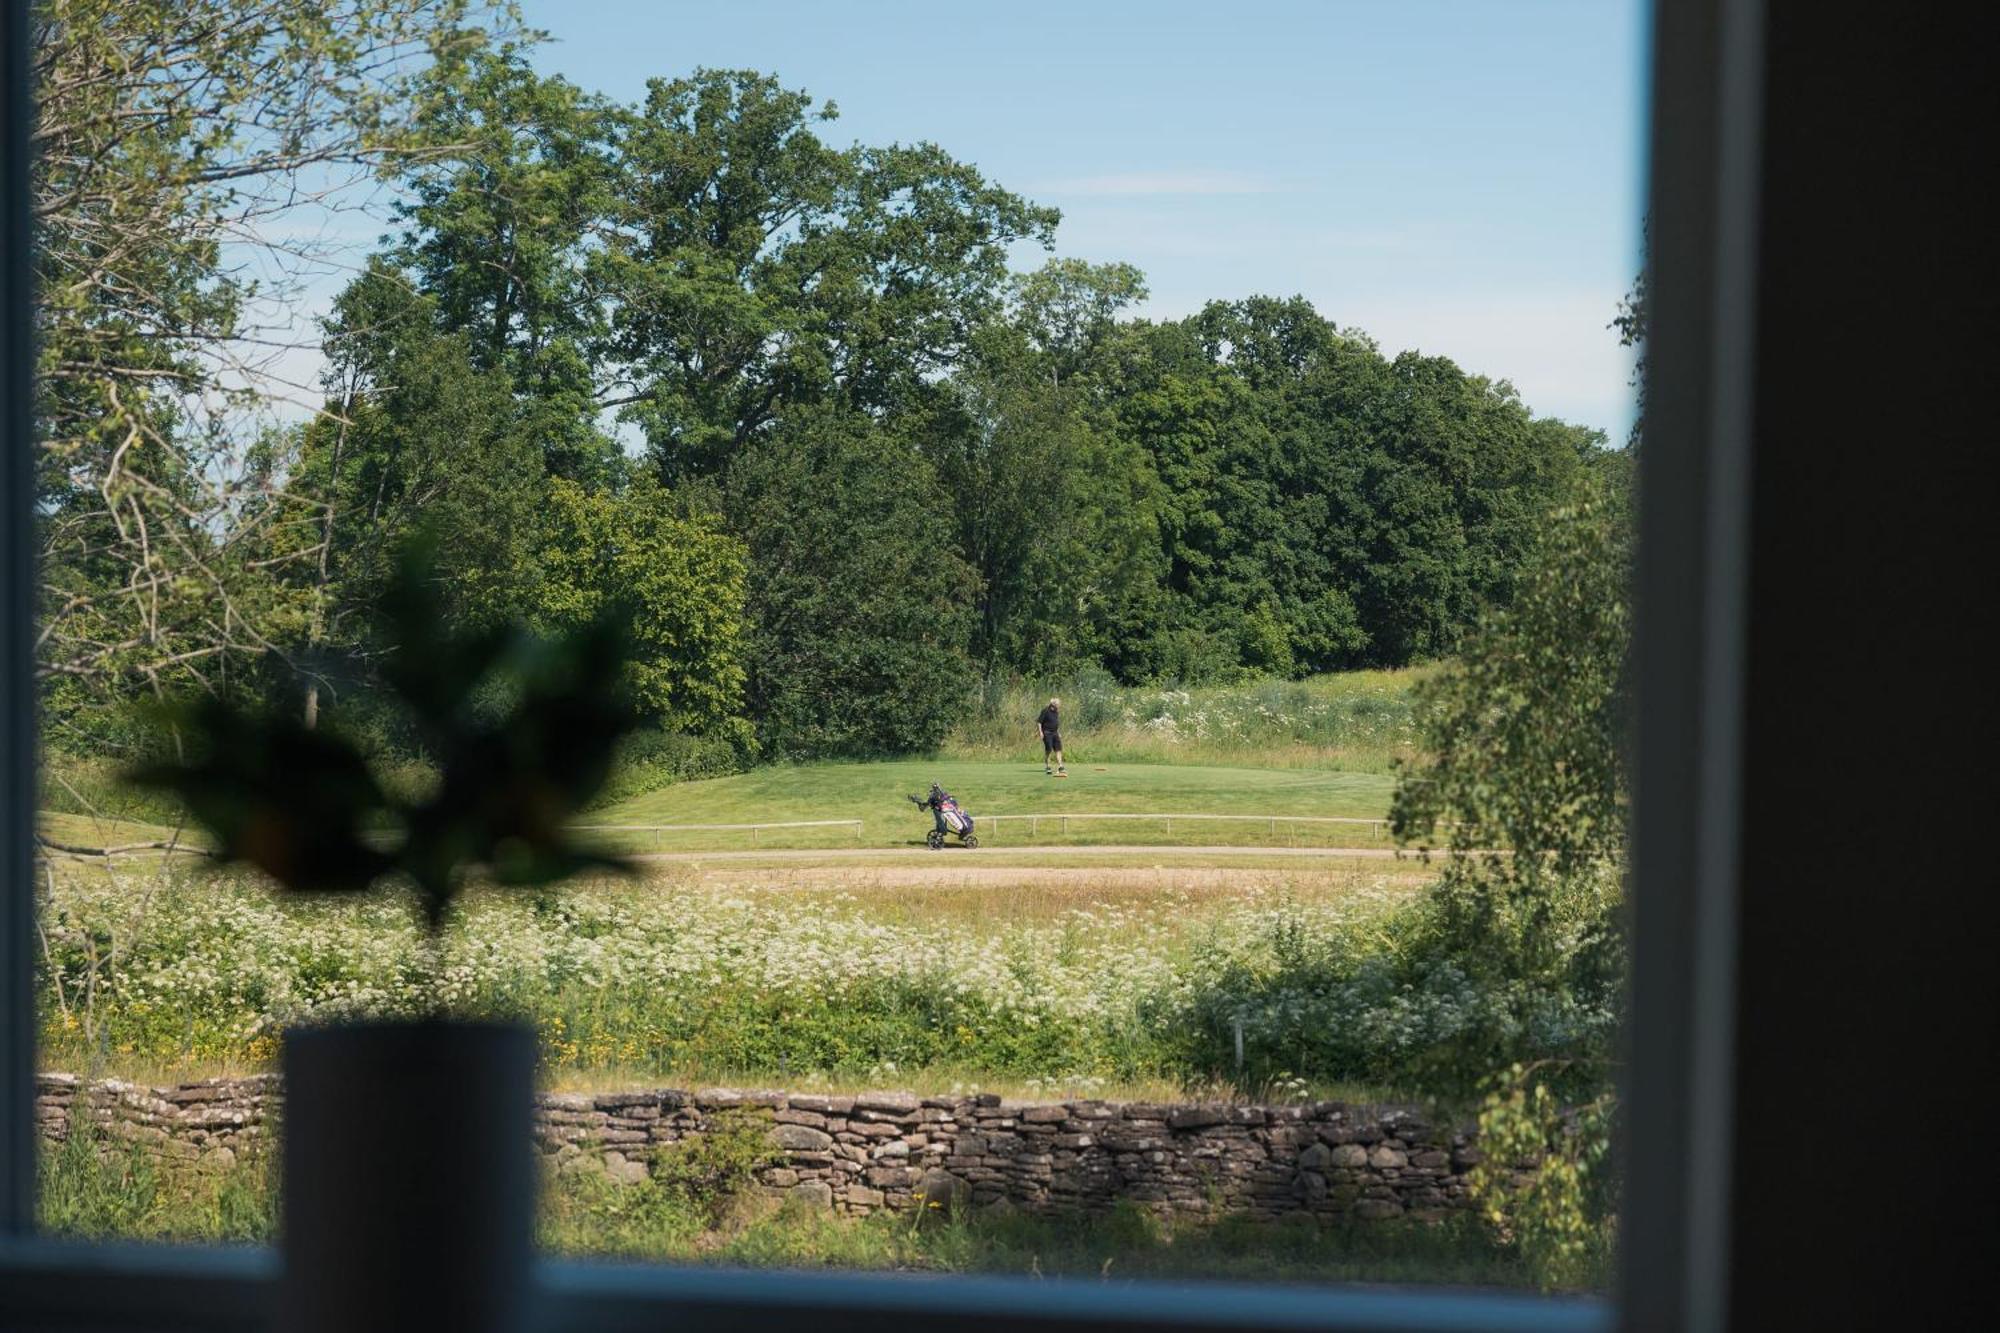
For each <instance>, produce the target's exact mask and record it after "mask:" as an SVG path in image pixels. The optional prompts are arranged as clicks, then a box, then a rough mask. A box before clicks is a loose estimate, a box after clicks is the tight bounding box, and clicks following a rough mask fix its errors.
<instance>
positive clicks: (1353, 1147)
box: [538, 1088, 1478, 1221]
mask: <svg viewBox="0 0 2000 1333" xmlns="http://www.w3.org/2000/svg"><path fill="white" fill-rule="evenodd" d="M746 1108H747V1109H748V1110H749V1111H750V1112H752V1113H755V1114H767V1115H768V1116H769V1118H770V1121H771V1142H772V1145H773V1164H772V1165H771V1166H768V1167H766V1168H764V1169H763V1170H762V1171H761V1172H760V1173H759V1175H758V1180H759V1182H760V1184H762V1185H763V1187H764V1188H765V1189H766V1190H767V1191H769V1192H770V1193H772V1194H774V1195H777V1196H780V1197H785V1198H790V1199H795V1200H798V1201H800V1202H803V1203H807V1204H810V1205H813V1206H815V1207H820V1208H832V1209H835V1210H837V1211H839V1212H842V1213H847V1214H853V1215H856V1216H860V1215H865V1214H867V1213H870V1212H874V1211H876V1210H878V1209H890V1210H897V1211H900V1210H904V1209H909V1208H913V1207H922V1208H937V1209H949V1208H956V1207H964V1206H968V1205H969V1206H972V1207H996V1206H997V1207H1017V1208H1023V1209H1029V1210H1036V1211H1044V1210H1055V1209H1070V1210H1078V1209H1081V1210H1092V1209H1101V1208H1107V1207H1109V1206H1111V1205H1112V1204H1114V1203H1117V1202H1119V1201H1120V1200H1131V1201H1134V1202H1138V1203H1141V1204H1144V1205H1146V1206H1148V1207H1152V1208H1155V1209H1158V1210H1160V1211H1162V1212H1173V1213H1191V1214H1199V1215H1210V1214H1222V1213H1247V1214H1249V1215H1251V1216H1254V1217H1259V1218H1265V1219H1276V1218H1280V1217H1285V1216H1296V1215H1301V1214H1303V1215H1307V1216H1313V1217H1321V1218H1329V1219H1330V1218H1336V1217H1352V1218H1356V1219H1360V1220H1363V1221H1374V1220H1382V1219H1387V1218H1395V1217H1406V1216H1407V1217H1411V1218H1415V1219H1423V1220H1435V1219H1437V1218H1441V1217H1443V1216H1444V1215H1445V1213H1446V1212H1447V1211H1448V1210H1450V1209H1454V1208H1463V1207H1466V1206H1468V1202H1469V1201H1468V1198H1467V1193H1466V1184H1465V1172H1466V1170H1467V1169H1469V1168H1470V1167H1471V1166H1472V1165H1473V1164H1474V1163H1475V1162H1477V1160H1478V1155H1477V1152H1476V1150H1475V1149H1473V1148H1472V1147H1471V1145H1470V1144H1469V1142H1468V1141H1467V1138H1466V1136H1465V1135H1463V1134H1449V1133H1444V1132H1441V1131H1439V1130H1437V1129H1436V1128H1434V1127H1433V1126H1430V1125H1428V1124H1426V1123H1425V1122H1424V1121H1423V1120H1422V1119H1421V1118H1420V1117H1419V1116H1418V1115H1417V1114H1416V1113H1415V1112H1414V1111H1412V1110H1410V1109H1408V1108H1395V1107H1390V1108H1367V1107H1355V1106H1349V1105H1346V1104H1343V1103H1338V1102H1323V1103H1318V1104H1315V1105H1311V1106H1286V1107H1266V1106H1243V1105H1203V1106H1175V1105H1166V1104H1156V1103H1144V1102H1132V1103H1124V1104H1117V1103H1107V1102H1098V1101H1076V1102H1057V1103H1026V1104H1021V1103H1016V1104H1008V1103H1003V1102H1002V1101H1001V1100H1000V1099H999V1098H998V1097H994V1096H990V1095H989V1096H981V1097H961V1098H940V1097H931V1098H918V1097H916V1096H915V1095H913V1094H910V1093H902V1092H877V1093H863V1094H860V1095H857V1096H852V1097H831V1096H808V1095H804V1094H797V1095H790V1096H788V1095H786V1094H784V1093H781V1092H762V1091H744V1090H740V1089H733V1088H709V1089H705V1090H703V1091H700V1092H695V1093H683V1092H674V1091H662V1092H654V1093H613V1094H607V1095H603V1096H598V1097H589V1096H581V1095H551V1096H545V1097H543V1098H542V1099H541V1102H540V1108H539V1115H538V1124H539V1126H540V1129H539V1135H538V1137H539V1141H540V1144H541V1147H542V1150H543V1151H544V1152H545V1153H548V1154H550V1155H551V1156H553V1157H554V1159H555V1160H556V1163H557V1166H558V1168H559V1169H594V1168H595V1167H596V1166H597V1165H598V1164H599V1163H601V1164H602V1165H603V1167H604V1169H606V1170H608V1171H610V1172H611V1173H612V1174H613V1175H614V1176H616V1177H618V1178H620V1179H631V1180H638V1179H642V1178H643V1177H644V1175H645V1172H646V1169H647V1168H646V1162H647V1159H648V1157H649V1155H650V1152H651V1151H652V1150H653V1149H656V1148H658V1147H659V1146H661V1145H664V1144H668V1143H673V1142H676V1141H678V1140H680V1139H682V1138H684V1137H687V1136H689V1135H695V1134H701V1133H704V1132H706V1131H707V1129H708V1128H709V1125H710V1117H711V1116H712V1115H714V1114H715V1113H717V1112H720V1111H727V1110H738V1111H740V1110H743V1109H746Z"/></svg>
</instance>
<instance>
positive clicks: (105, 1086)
mask: <svg viewBox="0 0 2000 1333" xmlns="http://www.w3.org/2000/svg"><path fill="white" fill-rule="evenodd" d="M277 1082H278V1080H277V1078H276V1076H274V1075H270V1074H257V1075H253V1076H251V1077H249V1078H213V1079H204V1080H202V1081H201V1082H199V1083H182V1084H178V1085H176V1086H173V1087H160V1088H155V1087H146V1086H143V1085H141V1084H137V1083H126V1082H122V1081H120V1080H118V1079H102V1080H98V1081H96V1082H90V1083H85V1082H83V1081H82V1080H80V1079H78V1078H77V1077H76V1076H75V1075H73V1074H38V1075H36V1077H35V1119H36V1123H37V1125H38V1126H39V1128H40V1130H41V1132H42V1135H43V1136H44V1137H45V1138H47V1139H49V1140H50V1141H51V1142H55V1143H61V1142H64V1141H65V1140H67V1139H68V1138H69V1135H70V1131H71V1129H72V1128H73V1127H77V1128H83V1127H87V1128H88V1129H89V1131H90V1133H91V1137H92V1138H93V1140H94V1141H95V1142H97V1143H98V1144H99V1145H101V1149H102V1151H104V1152H107V1153H108V1152H113V1151H122V1150H126V1149H129V1148H134V1147H136V1148H138V1149H140V1150H141V1151H144V1152H148V1153H151V1154H152V1155H154V1156H156V1157H160V1158H163V1159H167V1160H171V1161H180V1162H191V1163H193V1164H195V1165H196V1166H200V1167H205V1168H213V1169H217V1170H221V1169H224V1168H227V1167H231V1166H234V1165H235V1164H236V1162H237V1159H238V1158H239V1157H242V1156H244V1155H245V1154H248V1153H253V1152H256V1151H259V1150H260V1149H262V1148H263V1147H264V1146H266V1144H267V1142H268V1137H269V1128H268V1124H267V1120H268V1114H267V1112H268V1109H269V1108H271V1107H274V1106H275V1099H276V1096H277Z"/></svg>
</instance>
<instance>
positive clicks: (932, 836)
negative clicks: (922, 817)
mask: <svg viewBox="0 0 2000 1333" xmlns="http://www.w3.org/2000/svg"><path fill="white" fill-rule="evenodd" d="M924 842H925V843H926V844H927V845H928V846H929V847H930V849H931V850H932V851H934V852H941V851H943V850H944V834H942V833H939V832H938V831H937V830H936V829H932V830H931V831H930V832H929V833H926V834H925V835H924Z"/></svg>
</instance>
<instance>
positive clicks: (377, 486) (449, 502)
mask: <svg viewBox="0 0 2000 1333" xmlns="http://www.w3.org/2000/svg"><path fill="white" fill-rule="evenodd" d="M437 323H438V321H437V318H436V313H435V310H434V309H433V302H432V300H431V298H429V297H427V296H425V295H423V294H422V293H420V292H416V291H414V290H412V289H411V287H410V285H409V283H408V282H407V281H406V280H405V279H404V277H403V276H402V275H401V274H400V273H398V272H397V271H395V270H394V269H391V268H389V267H387V266H384V265H379V264H378V265H375V266H373V267H371V268H370V269H369V270H368V271H367V272H366V273H364V274H363V275H362V276H361V277H360V278H358V279H357V280H356V281H355V282H354V283H353V284H351V285H350V286H349V287H348V289H347V290H346V291H345V292H343V293H342V294H341V296H340V297H339V299H338V300H337V302H336V303H335V310H334V314H333V317H332V318H331V319H330V320H329V321H328V325H327V351H328V359H329V368H328V372H327V390H328V403H327V407H326V409H325V410H324V411H323V412H322V413H321V414H320V415H319V416H318V417H316V418H315V419H314V420H313V421H312V422H311V423H309V424H308V425H307V426H306V427H304V428H303V429H302V430H301V431H300V432H298V434H297V438H296V441H295V444H294V448H293V451H292V453H291V455H290V456H289V457H288V458H287V459H285V460H284V462H283V465H282V469H281V470H282V471H283V472H284V473H285V475H286V477H287V481H288V485H287V488H286V492H285V495H284V497H283V501H282V503H283V504H284V505H285V506H287V509H288V510H289V512H291V513H292V514H294V515H295V516H296V517H295V518H294V520H293V521H291V522H289V523H286V524H282V525H274V526H273V529H272V532H273V540H272V541H271V542H270V545H271V547H272V551H271V554H270V555H269V557H268V558H267V560H268V563H270V564H271V566H272V567H273V568H274V569H276V570H278V571H280V573H281V576H282V577H283V578H284V579H285V580H286V581H287V583H288V584H290V585H292V586H294V587H297V588H298V589H300V590H301V592H302V595H303V596H304V598H305V600H306V603H307V606H306V610H305V612H304V625H303V627H302V629H301V631H300V632H299V634H298V638H297V641H296V642H295V643H293V644H292V645H290V646H289V647H288V651H289V652H290V653H291V655H293V656H295V657H297V658H298V659H299V661H300V662H301V664H302V665H303V666H304V667H305V670H306V672H307V681H308V683H307V686H306V700H305V708H306V713H307V717H308V719H311V718H312V717H313V716H314V715H315V713H316V712H317V709H318V705H319V688H318V686H319V683H320V681H321V679H322V678H323V677H324V674H325V671H326V669H327V668H326V665H325V663H326V662H327V661H328V660H330V659H331V658H332V657H334V656H339V657H343V658H346V659H354V658H361V659H366V658H368V657H370V656H372V655H374V654H376V653H377V652H378V651H379V647H380V645H379V635H378V632H377V631H378V626H377V623H376V622H377V603H378V602H379V600H380V597H381V594H382V590H383V589H384V588H385V587H386V586H387V585H388V582H389V580H390V578H391V577H392V575H393V573H394V571H395V569H396V567H397V562H398V560H399V559H400V553H401V551H402V549H403V547H404V546H405V545H406V544H407V543H408V542H409V541H411V540H412V539H414V538H417V537H418V536H420V535H421V536H423V537H425V538H426V539H427V540H429V541H431V542H434V543H435V545H436V548H437V555H436V562H435V576H436V578H437V580H438V582H439V584H440V586H441V588H442V590H443V596H442V598H441V605H442V606H443V607H444V608H446V611H447V614H448V615H449V616H450V618H451V619H452V620H453V621H454V622H455V623H458V624H461V625H488V624H496V623H499V622H502V621H505V620H508V619H511V618H514V617H516V616H517V615H519V614H520V610H521V607H522V605H523V599H524V594H525V590H526V589H527V588H529V587H530V586H532V581H533V574H532V569H531V566H530V558H529V557H530V553H531V552H532V551H533V550H534V548H535V545H536V542H537V532H536V529H537V524H538V522H539V515H540V505H541V501H542V497H543V494H544V490H545V486H544V473H543V460H542V455H541V450H540V447H539V440H538V439H537V437H536V436H535V435H534V433H533V432H532V431H531V430H530V429H528V428H527V425H526V423H525V422H524V420H523V418H522V416H521V414H519V413H518V412H517V410H516V403H515V397H514V394H513V391H512V385H511V383H510V381H509V379H508V376H507V374H506V372H505V371H504V370H501V369H481V368H480V367H479V366H478V365H476V364H474V361H473V357H472V354H471V347H470V340H469V339H468V338H467V337H466V336H465V335H463V334H450V333H441V332H439V331H438V328H437Z"/></svg>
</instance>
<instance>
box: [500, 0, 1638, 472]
mask: <svg viewBox="0 0 2000 1333" xmlns="http://www.w3.org/2000/svg"><path fill="white" fill-rule="evenodd" d="M524 10H525V13H526V16H527V19H528V21H529V23H530V24H531V25H533V26H535V27H537V28H542V29H545V30H547V31H548V32H549V34H550V35H551V36H552V37H553V38H554V39H555V40H554V41H553V42H551V43H550V44H549V45H547V46H545V47H544V48H542V49H541V51H540V52H539V54H538V56H537V58H536V63H537V65H538V66H539V67H540V68H541V69H542V70H543V71H544V72H548V73H560V74H562V75H564V76H565V77H567V78H569V79H571V80H572V81H574V82H576V83H578V84H581V85H583V86H584V87H587V88H591V89H594V90H596V91H599V92H603V93H607V94H610V95H612V96H615V97H618V98H621V99H626V100H630V99H636V98H637V97H639V96H640V95H641V94H642V93H643V91H644V88H645V83H646V80H647V79H649V78H653V77H672V76H674V75H677V74H682V73H685V72H687V71H689V70H691V69H693V68H695V67H696V66H701V65H707V66H713V67H722V68H753V69H759V70H765V71H768V72H771V73H775V74H777V75H779V76H780V77H781V78H782V79H783V80H784V81H785V83H786V84H787V85H789V86H792V87H798V88H803V89H805V90H807V91H808V92H810V93H812V94H813V95H815V96H816V97H820V98H830V99H832V100H833V101H834V102H836V103H837V104H838V106H839V108H840V113H841V114H840V119H839V120H837V121H835V122H834V123H833V124H832V125H830V126H826V127H824V128H823V130H822V133H823V134H825V135H826V136H827V137H828V138H830V139H832V140H833V141H835V142H837V143H841V144H845V143H847V142H850V141H853V140H859V141H862V142H866V143H883V142H890V141H895V140H904V141H908V140H914V139H929V140H932V141H934V142H936V143H939V144H941V145H943V146H944V147H945V148H946V149H948V150H949V151H950V152H952V153H953V154H954V155H955V156H957V157H959V158H962V159H965V160H967V161H971V162H973V163H976V164H977V165H978V166H979V167H980V168H981V169H982V170H984V171H985V172H986V174H987V175H988V176H989V177H991V178H993V179H995V180H997V181H999V182H1000V183H1001V184H1003V185H1006V186H1007V187H1009V188H1010V189H1014V190H1016V191H1019V192H1021V193H1023V194H1026V195H1028V196H1029V197H1031V198H1033V199H1035V200H1036V201H1037V202H1040V203H1046V204H1054V205H1056V206H1057V207H1059V208H1061V209H1062V212H1063V224H1062V226H1061V228H1060V229H1059V231H1058V235H1057V253H1059V254H1065V255H1075V256H1079V257H1082V258H1086V259H1092V260H1110V259H1123V260H1127V261H1130V262H1131V263H1134V264H1137V265H1138V266H1139V267H1140V268H1141V269H1143V270H1144V271H1145V273H1146V275H1147V278H1148V281H1149V283H1150V286H1151V289H1152V299H1151V301H1150V302H1149V303H1148V306H1147V307H1146V311H1145V313H1148V314H1152V315H1156V316H1161V317H1170V316H1176V315H1182V314H1186V313H1189V312H1190V311H1193V310H1195V309H1198V308H1199V307H1200V306H1201V305H1202V303H1203V302H1204V301H1207V300H1209V299H1212V298H1218V297H1221V298H1233V297H1240V296H1246V295H1250V294H1253V293H1271V294H1276V295H1282V296H1288V295H1291V294H1293V293H1301V294H1303V295H1305V296H1307V297H1308V298H1310V299H1311V300H1312V301H1313V303H1314V304H1315V305H1316V306H1318V307H1319V309H1320V311H1321V313H1323V314H1325V315H1328V316H1329V317H1331V318H1332V319H1334V320H1335V321H1337V322H1338V323H1340V324H1341V325H1343V326H1348V327H1356V328H1360V329H1363V330H1366V331H1367V332H1368V333H1370V334H1372V335H1373V336H1374V337H1375V338H1376V339H1377V340H1378V341H1380V342H1381V343H1382V345H1383V347H1384V349H1385V350H1387V351H1390V352H1394V351H1398V350H1401V349H1403V348H1406V347H1414V348H1419V349H1421V350H1423V351H1425V352H1430V353H1438V354H1443V355H1446V356H1450V357H1452V358H1453V359H1455V360H1457V361H1458V362H1459V363H1460V364H1461V365H1463V366H1464V367H1465V368H1467V369H1468V370H1474V371H1478V372H1480V373H1483V374H1488V375H1492V376H1494V377H1495V378H1504V379H1509V380H1512V381H1513V383H1514V385H1515V387H1516V388H1518V389H1519V390H1520V391H1521V395H1522V397H1523V398H1525V399H1526V400H1527V402H1528V403H1529V404H1530V405H1531V406H1532V407H1533V408H1534V409H1535V410H1536V411H1537V412H1542V413H1547V414H1551V415H1555V416H1561V417H1564V418H1566V419H1568V420H1572V421H1577V422H1581V423H1583V424H1587V425H1592V426H1599V427H1602V428H1604V429H1605V430H1607V431H1609V432H1610V433H1611V435H1612V436H1613V438H1614V439H1617V440H1622V439H1623V438H1624V434H1625V430H1626V428H1627V426H1628V424H1629V422H1630V419H1631V414H1632V406H1631V401H1632V393H1631V389H1630V387H1629V384H1628V380H1629V377H1630V365H1629V360H1628V358H1627V357H1626V356H1625V355H1624V353H1623V350H1622V349H1621V348H1619V347H1618V345H1617V338H1616V337H1615V335H1613V334H1612V333H1611V332H1610V331H1608V330H1607V329H1606V328H1605V327H1604V326H1605V324H1606V323H1607V322H1608V321H1609V320H1610V318H1611V316H1612V314H1613V313H1614V312H1615V309H1616V306H1617V302H1618V299H1619V297H1620V296H1621V295H1623V294H1624V292H1625V290H1626V288H1627V286H1628V285H1629V284H1630V281H1631V278H1632V275H1633V273H1634V271H1635V270H1636V269H1637V267H1638V262H1639V217H1640V213H1641V210H1642V206H1643V202H1642V201H1643V186H1642V181H1643V176H1644V169H1643V168H1644V163H1643V146H1644V114H1643V113H1644V97H1645V87H1644V77H1643V61H1644V55H1645V27H1646V21H1647V16H1646V7H1645V5H1644V4H1642V3H1639V2H1638V0H1488V2H1487V3H1478V2H1477V0H1372V2H1370V3H1352V2H1350V0H1322V2H1319V3H1314V2H1313V0H1238V2H1237V3H1234V4H1220V3H1191V2H1186V0H1144V2H1140V0H1097V2H1096V3H1090V2H1088V0H1071V3H1068V4H1060V3H1045V2H1044V0H1012V2H1010V3H999V4H995V3H979V4H971V3H959V2H958V0H929V3H922V2H914V0H851V2H850V3H836V2H835V0H819V3H811V2H809V0H729V2H728V3H717V2H716V0H707V2H706V3H700V2H690V0H652V2H651V3H644V2H641V0H563V2H561V3H556V2H553V0H527V2H526V3H525V5H524ZM1017 261H1018V262H1019V263H1020V264H1021V265H1022V266H1023V267H1027V266H1032V265H1034V264H1038V263H1039V262H1040V261H1041V255H1040V253H1039V252H1038V251H1035V250H1030V249H1024V250H1023V251H1022V252H1021V253H1020V254H1019V255H1018V256H1017Z"/></svg>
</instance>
